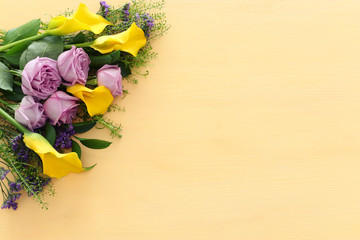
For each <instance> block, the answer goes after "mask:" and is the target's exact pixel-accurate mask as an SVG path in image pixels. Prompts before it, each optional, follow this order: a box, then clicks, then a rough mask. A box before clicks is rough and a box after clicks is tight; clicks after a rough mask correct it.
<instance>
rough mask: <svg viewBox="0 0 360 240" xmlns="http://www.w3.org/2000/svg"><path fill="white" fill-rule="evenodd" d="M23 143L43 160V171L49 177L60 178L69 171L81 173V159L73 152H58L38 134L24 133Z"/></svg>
mask: <svg viewBox="0 0 360 240" xmlns="http://www.w3.org/2000/svg"><path fill="white" fill-rule="evenodd" d="M24 143H25V145H26V146H27V147H28V148H30V149H32V150H33V151H34V152H36V153H37V154H38V155H39V157H40V158H41V160H42V162H43V171H44V174H46V175H47V176H49V177H56V178H61V177H64V176H65V175H67V174H69V173H81V172H83V171H85V169H83V167H82V164H81V161H80V159H79V157H78V155H77V154H76V153H75V152H70V153H66V154H62V153H58V152H57V151H56V150H55V149H54V148H53V147H52V146H51V144H50V143H49V142H48V141H47V140H46V139H45V138H44V137H43V136H42V135H40V134H38V133H33V132H27V133H24Z"/></svg>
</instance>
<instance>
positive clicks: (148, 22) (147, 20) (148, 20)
mask: <svg viewBox="0 0 360 240" xmlns="http://www.w3.org/2000/svg"><path fill="white" fill-rule="evenodd" d="M154 22H155V20H154V19H153V18H152V17H151V16H150V14H148V13H145V14H143V15H141V16H140V15H139V14H138V13H136V14H135V23H136V25H138V26H139V27H140V28H141V29H142V30H143V31H144V33H145V36H146V37H147V38H148V37H150V32H151V29H152V28H153V27H154V25H155V23H154Z"/></svg>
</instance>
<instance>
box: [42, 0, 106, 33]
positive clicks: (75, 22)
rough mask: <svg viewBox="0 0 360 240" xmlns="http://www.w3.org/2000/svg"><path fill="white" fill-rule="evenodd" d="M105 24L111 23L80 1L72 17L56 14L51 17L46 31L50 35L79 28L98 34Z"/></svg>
mask: <svg viewBox="0 0 360 240" xmlns="http://www.w3.org/2000/svg"><path fill="white" fill-rule="evenodd" d="M107 25H111V23H110V22H108V21H106V20H105V19H104V18H103V17H101V16H100V15H97V14H95V13H92V12H90V10H89V9H88V8H87V7H86V5H85V4H83V3H81V4H80V5H79V8H78V10H77V11H76V12H75V14H74V16H73V17H71V18H66V17H64V16H58V17H54V18H53V19H51V20H50V22H49V28H48V30H47V32H48V33H49V34H51V35H66V34H69V33H73V32H77V31H81V30H89V31H92V32H93V33H95V34H99V33H101V32H102V31H103V30H104V28H105V27H106V26H107Z"/></svg>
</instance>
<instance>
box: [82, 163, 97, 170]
mask: <svg viewBox="0 0 360 240" xmlns="http://www.w3.org/2000/svg"><path fill="white" fill-rule="evenodd" d="M95 166H96V164H94V165H92V166H91V167H84V168H83V169H84V170H85V171H89V170H91V169H92V168H93V167H95Z"/></svg>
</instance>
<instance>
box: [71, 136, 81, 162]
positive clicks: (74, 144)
mask: <svg viewBox="0 0 360 240" xmlns="http://www.w3.org/2000/svg"><path fill="white" fill-rule="evenodd" d="M71 147H72V151H73V152H76V153H77V155H78V156H79V158H81V148H80V145H79V144H78V143H77V142H75V141H74V140H71Z"/></svg>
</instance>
